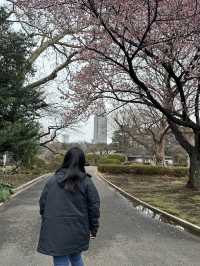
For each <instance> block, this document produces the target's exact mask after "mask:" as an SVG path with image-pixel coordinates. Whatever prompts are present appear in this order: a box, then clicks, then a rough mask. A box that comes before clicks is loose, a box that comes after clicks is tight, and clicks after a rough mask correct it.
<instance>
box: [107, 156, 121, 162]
mask: <svg viewBox="0 0 200 266" xmlns="http://www.w3.org/2000/svg"><path fill="white" fill-rule="evenodd" d="M105 157H106V158H107V159H113V160H118V161H120V162H125V161H126V156H125V155H122V154H109V155H107V156H105Z"/></svg>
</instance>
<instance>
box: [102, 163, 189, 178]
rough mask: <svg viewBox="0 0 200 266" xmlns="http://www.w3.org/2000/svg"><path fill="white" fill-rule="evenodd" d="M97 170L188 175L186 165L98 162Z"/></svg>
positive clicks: (138, 173) (114, 172) (117, 172)
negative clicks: (163, 165) (169, 165)
mask: <svg viewBox="0 0 200 266" xmlns="http://www.w3.org/2000/svg"><path fill="white" fill-rule="evenodd" d="M98 170H99V171H100V172H102V173H110V174H135V175H168V176H175V177H182V176H187V175H188V168H187V167H161V166H152V165H140V164H135V165H116V164H100V165H99V166H98Z"/></svg>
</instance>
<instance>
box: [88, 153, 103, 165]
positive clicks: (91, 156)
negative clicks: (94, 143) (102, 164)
mask: <svg viewBox="0 0 200 266" xmlns="http://www.w3.org/2000/svg"><path fill="white" fill-rule="evenodd" d="M100 158H101V156H100V155H99V154H95V153H88V154H86V161H87V162H88V163H89V164H90V165H97V164H98V161H99V160H100Z"/></svg>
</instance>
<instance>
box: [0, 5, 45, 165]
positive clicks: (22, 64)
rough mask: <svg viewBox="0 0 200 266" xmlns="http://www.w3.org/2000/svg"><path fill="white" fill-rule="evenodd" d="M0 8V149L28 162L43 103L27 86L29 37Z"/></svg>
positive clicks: (34, 144)
mask: <svg viewBox="0 0 200 266" xmlns="http://www.w3.org/2000/svg"><path fill="white" fill-rule="evenodd" d="M7 17H8V14H7V12H6V10H5V9H4V8H1V9H0V152H1V153H2V152H5V151H10V152H12V153H13V154H14V158H15V159H16V161H21V162H23V163H28V162H29V161H30V159H31V158H32V157H33V156H34V154H35V153H36V151H37V146H38V131H39V125H38V123H37V118H38V117H39V110H40V109H41V108H43V107H44V106H45V103H44V100H43V97H42V94H41V93H40V92H39V90H38V89H35V88H34V89H26V87H25V86H24V83H25V81H26V76H25V73H27V72H28V73H30V74H33V69H32V68H31V66H30V65H29V63H28V60H27V55H28V53H29V50H30V48H31V47H32V46H33V41H32V40H31V38H30V37H29V38H27V37H26V36H25V35H24V34H22V33H20V32H16V31H14V30H13V29H12V24H11V23H9V22H8V19H7Z"/></svg>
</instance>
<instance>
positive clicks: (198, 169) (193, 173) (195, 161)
mask: <svg viewBox="0 0 200 266" xmlns="http://www.w3.org/2000/svg"><path fill="white" fill-rule="evenodd" d="M187 187H189V188H193V189H198V190H200V153H198V152H193V153H192V154H191V155H190V168H189V180H188V183H187Z"/></svg>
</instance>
